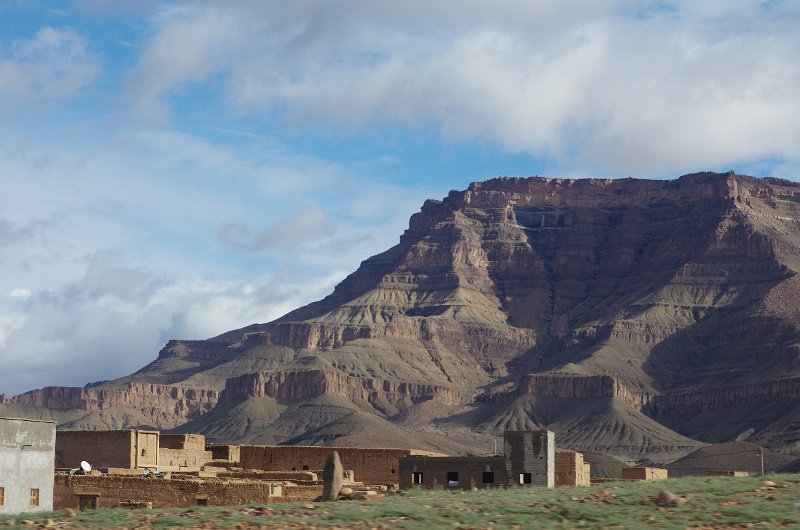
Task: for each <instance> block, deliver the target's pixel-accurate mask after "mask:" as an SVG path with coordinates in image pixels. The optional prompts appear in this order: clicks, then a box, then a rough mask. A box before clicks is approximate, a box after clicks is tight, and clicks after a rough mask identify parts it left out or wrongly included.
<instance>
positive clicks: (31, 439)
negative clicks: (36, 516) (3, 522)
mask: <svg viewBox="0 0 800 530" xmlns="http://www.w3.org/2000/svg"><path fill="white" fill-rule="evenodd" d="M55 438H56V424H55V423H54V422H50V421H35V420H24V419H16V418H0V488H3V503H2V504H1V505H0V514H12V513H21V512H39V511H50V510H52V509H53V480H52V477H53V464H54V458H55V441H56V440H55ZM32 489H37V490H38V506H34V505H32V504H31V490H32Z"/></svg>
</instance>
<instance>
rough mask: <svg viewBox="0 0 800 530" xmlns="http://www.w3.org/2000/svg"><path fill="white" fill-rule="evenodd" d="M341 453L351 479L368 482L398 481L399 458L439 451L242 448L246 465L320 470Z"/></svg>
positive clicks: (270, 469) (265, 467)
mask: <svg viewBox="0 0 800 530" xmlns="http://www.w3.org/2000/svg"><path fill="white" fill-rule="evenodd" d="M334 451H336V452H338V453H339V459H340V460H341V462H342V467H343V468H344V469H346V470H349V471H352V475H351V476H350V480H357V481H359V482H363V483H365V484H398V483H399V482H400V478H399V477H400V475H399V469H400V459H401V458H403V457H407V456H411V455H436V454H438V453H433V452H430V451H416V450H413V449H364V448H357V447H318V446H300V445H243V446H241V447H240V448H239V459H240V465H241V466H242V468H243V469H260V470H264V471H319V470H321V469H323V468H324V467H325V462H326V461H327V459H328V455H330V454H331V453H333V452H334Z"/></svg>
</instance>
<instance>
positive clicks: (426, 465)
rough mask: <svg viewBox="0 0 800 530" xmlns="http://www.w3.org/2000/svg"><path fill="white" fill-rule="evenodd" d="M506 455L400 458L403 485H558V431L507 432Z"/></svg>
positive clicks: (401, 484) (464, 486)
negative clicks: (556, 474)
mask: <svg viewBox="0 0 800 530" xmlns="http://www.w3.org/2000/svg"><path fill="white" fill-rule="evenodd" d="M503 447H504V453H505V454H504V456H463V457H452V456H445V457H437V456H424V455H418V456H406V457H403V458H401V459H400V477H399V478H400V488H401V489H407V488H411V487H415V486H421V487H425V488H431V489H434V488H458V489H464V490H469V489H472V488H479V489H483V488H497V487H509V486H544V487H548V488H552V487H553V486H554V485H555V434H554V433H553V432H551V431H506V432H505V433H503Z"/></svg>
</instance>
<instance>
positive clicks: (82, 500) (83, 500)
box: [78, 495, 97, 512]
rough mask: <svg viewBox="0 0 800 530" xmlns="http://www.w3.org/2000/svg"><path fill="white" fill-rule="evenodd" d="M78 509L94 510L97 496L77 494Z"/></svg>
mask: <svg viewBox="0 0 800 530" xmlns="http://www.w3.org/2000/svg"><path fill="white" fill-rule="evenodd" d="M78 509H79V510H80V511H82V512H83V511H85V510H96V509H97V496H96V495H78Z"/></svg>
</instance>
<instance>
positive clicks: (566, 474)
mask: <svg viewBox="0 0 800 530" xmlns="http://www.w3.org/2000/svg"><path fill="white" fill-rule="evenodd" d="M591 481H592V478H591V465H590V464H589V463H588V462H584V460H583V453H579V452H577V451H556V486H590V485H591Z"/></svg>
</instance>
